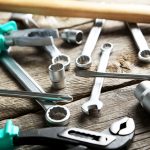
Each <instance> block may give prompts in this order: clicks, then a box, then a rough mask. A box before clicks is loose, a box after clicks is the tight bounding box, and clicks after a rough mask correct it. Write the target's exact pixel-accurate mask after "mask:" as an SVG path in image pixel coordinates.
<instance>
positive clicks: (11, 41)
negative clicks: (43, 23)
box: [0, 21, 58, 50]
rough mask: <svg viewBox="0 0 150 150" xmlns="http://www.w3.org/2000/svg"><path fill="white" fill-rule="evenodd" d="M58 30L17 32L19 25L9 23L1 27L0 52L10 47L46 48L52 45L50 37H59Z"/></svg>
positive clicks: (12, 22)
mask: <svg viewBox="0 0 150 150" xmlns="http://www.w3.org/2000/svg"><path fill="white" fill-rule="evenodd" d="M35 32H36V33H38V34H39V35H43V34H44V35H47V36H45V37H41V36H36V37H32V34H34V33H35ZM57 34H58V30H56V29H54V30H51V29H50V30H49V29H26V30H17V25H16V23H15V22H14V21H9V22H7V23H5V24H2V25H0V50H3V49H7V48H8V47H9V46H14V45H17V46H45V45H49V44H50V43H51V41H50V39H49V37H48V36H53V37H54V38H56V37H57Z"/></svg>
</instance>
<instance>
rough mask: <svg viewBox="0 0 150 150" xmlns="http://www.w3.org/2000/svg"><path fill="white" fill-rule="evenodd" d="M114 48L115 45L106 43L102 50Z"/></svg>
mask: <svg viewBox="0 0 150 150" xmlns="http://www.w3.org/2000/svg"><path fill="white" fill-rule="evenodd" d="M112 48H113V44H111V43H104V44H103V45H102V47H101V50H107V49H112Z"/></svg>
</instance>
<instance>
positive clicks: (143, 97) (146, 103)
mask: <svg viewBox="0 0 150 150" xmlns="http://www.w3.org/2000/svg"><path fill="white" fill-rule="evenodd" d="M134 95H135V97H136V98H137V99H138V101H139V102H140V104H141V105H142V107H143V108H144V109H145V110H147V111H148V112H149V113H150V81H142V82H141V83H139V84H138V85H137V86H136V88H135V90H134Z"/></svg>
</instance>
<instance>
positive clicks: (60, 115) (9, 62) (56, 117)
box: [0, 49, 70, 125]
mask: <svg viewBox="0 0 150 150" xmlns="http://www.w3.org/2000/svg"><path fill="white" fill-rule="evenodd" d="M8 50H9V49H8ZM0 62H1V63H2V64H3V65H4V66H5V67H6V68H7V70H8V71H9V72H10V73H11V74H12V75H13V76H14V78H15V79H16V80H18V81H19V83H20V84H21V85H22V86H23V87H24V88H25V89H26V90H28V91H32V92H40V93H45V91H44V90H43V89H42V88H41V87H40V86H39V85H38V84H37V83H36V82H35V81H34V80H33V79H32V78H31V77H30V75H29V74H28V73H27V72H26V71H25V70H24V69H23V68H22V67H21V66H20V65H19V64H18V63H17V62H16V61H15V60H14V59H13V58H12V57H11V56H10V55H9V54H8V52H7V51H3V52H1V55H0ZM36 101H37V102H38V103H39V104H40V105H41V107H42V108H43V109H44V110H45V112H46V114H45V118H46V120H47V121H48V122H49V123H50V124H55V125H65V124H67V123H68V122H69V117H70V111H69V109H68V108H67V107H65V106H60V105H54V103H52V102H48V101H45V100H43V99H36Z"/></svg>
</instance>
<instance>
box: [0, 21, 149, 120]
mask: <svg viewBox="0 0 150 150" xmlns="http://www.w3.org/2000/svg"><path fill="white" fill-rule="evenodd" d="M91 27H92V23H89V24H86V25H82V26H78V27H76V28H78V29H83V31H84V33H85V36H84V42H83V44H82V45H80V46H76V47H75V46H71V45H69V44H64V42H63V41H62V40H61V39H58V40H56V45H57V47H58V48H59V49H60V50H61V52H63V53H65V54H67V55H69V56H70V57H71V66H70V70H69V71H68V72H66V88H64V89H63V90H60V91H54V89H52V88H51V82H50V80H49V76H48V69H47V68H48V66H49V65H50V64H51V61H50V58H49V57H48V56H47V55H46V53H44V52H42V51H40V50H37V49H35V48H27V47H22V48H20V47H13V50H12V51H11V54H12V56H13V57H14V58H15V59H16V61H17V62H18V63H19V64H20V65H21V66H22V67H23V68H24V69H25V70H27V71H28V72H29V74H30V75H31V76H32V77H33V78H34V79H35V81H37V82H38V83H39V84H40V85H41V86H42V87H43V88H44V89H45V91H46V92H55V93H60V94H70V95H72V96H73V97H74V100H78V99H80V98H82V97H85V96H89V95H90V92H91V88H92V84H93V79H86V78H81V77H77V76H75V59H76V58H77V57H78V56H79V55H80V54H81V52H82V49H83V47H84V44H85V41H86V37H87V35H88V32H89V31H90V28H91ZM148 27H149V25H147V26H146V27H144V28H143V30H144V32H147V34H146V36H145V37H146V39H147V41H148V42H150V39H149V38H148V37H149V35H148V33H149V29H148ZM105 42H111V43H112V44H114V50H113V53H112V55H111V57H110V61H109V65H108V68H107V71H110V72H120V73H121V72H128V73H139V72H142V73H149V68H150V65H147V64H142V63H140V62H139V61H138V60H137V58H136V57H137V52H136V50H137V48H136V47H135V45H134V44H133V41H132V39H130V36H129V33H128V31H127V30H126V29H125V27H124V24H123V23H122V22H114V21H107V22H106V24H105V27H104V30H103V33H102V35H101V37H100V38H99V41H98V43H97V46H96V48H95V50H94V52H93V55H92V59H93V64H92V67H91V70H96V66H97V65H98V62H99V53H100V46H101V45H102V44H103V43H105ZM0 70H1V81H0V84H1V88H8V87H9V89H20V86H19V84H17V82H16V81H15V80H14V79H13V78H12V77H11V76H10V75H9V73H8V72H7V71H6V69H4V68H3V67H2V66H1V67H0ZM133 83H136V82H135V81H134V82H131V80H118V79H105V81H104V87H103V91H107V90H112V89H114V88H119V87H122V86H126V85H130V84H133ZM20 90H22V88H21V89H20ZM0 99H1V101H0V105H1V106H2V108H4V109H5V112H4V110H3V109H1V110H0V114H1V115H0V120H3V119H5V118H8V117H15V116H16V117H17V116H18V115H17V114H19V115H20V114H22V113H23V114H26V113H28V112H29V111H36V110H39V106H38V105H37V104H35V103H34V102H31V101H28V100H26V102H25V101H20V99H14V101H15V103H16V102H17V105H14V102H13V101H12V98H10V99H9V98H7V97H1V98H0ZM11 101H12V102H11ZM6 108H8V109H6ZM10 109H11V116H10Z"/></svg>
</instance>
